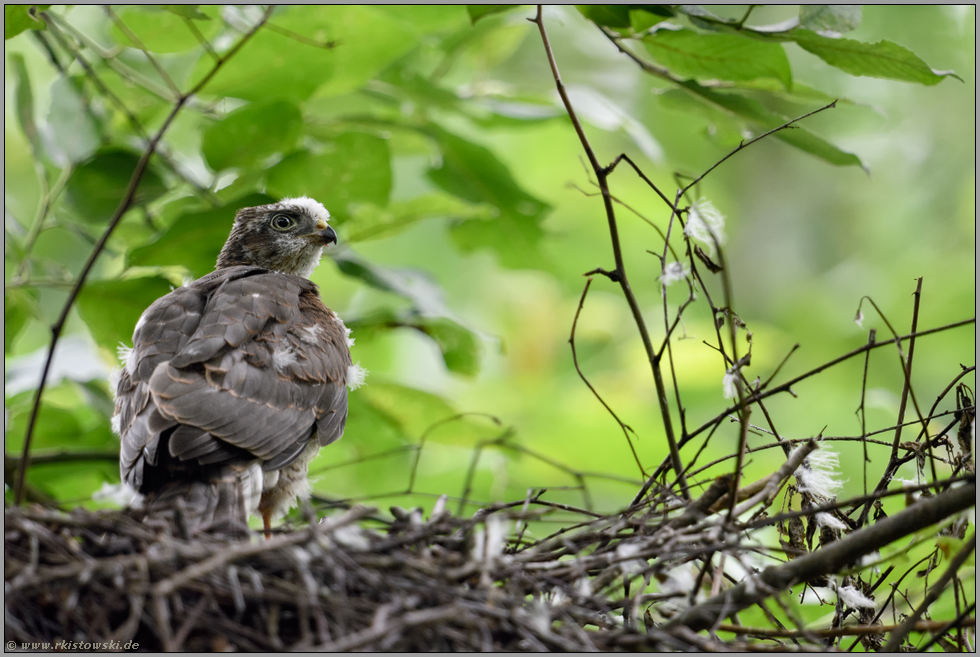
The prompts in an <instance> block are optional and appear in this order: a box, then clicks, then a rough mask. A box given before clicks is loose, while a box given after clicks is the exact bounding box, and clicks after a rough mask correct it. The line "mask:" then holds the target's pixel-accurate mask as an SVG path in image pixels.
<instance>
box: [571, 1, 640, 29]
mask: <svg viewBox="0 0 980 657" xmlns="http://www.w3.org/2000/svg"><path fill="white" fill-rule="evenodd" d="M575 8H576V9H578V11H579V13H580V14H582V15H583V16H585V17H586V18H588V19H589V20H590V21H592V22H593V23H595V24H596V25H602V26H605V27H614V28H623V27H630V25H631V22H630V8H629V6H628V5H575Z"/></svg>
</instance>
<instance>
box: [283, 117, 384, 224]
mask: <svg viewBox="0 0 980 657" xmlns="http://www.w3.org/2000/svg"><path fill="white" fill-rule="evenodd" d="M326 148H327V150H326V151H325V152H323V153H320V154H314V153H311V152H310V151H309V150H302V151H298V152H295V153H292V154H290V155H288V156H286V158H285V159H283V161H282V162H280V163H279V164H277V165H276V166H274V167H273V168H272V169H270V170H269V190H270V191H271V192H272V193H273V194H274V195H277V196H311V197H313V198H315V199H317V200H318V201H320V202H321V203H323V204H324V205H325V206H327V209H328V210H330V212H331V214H332V215H334V216H335V217H336V219H337V224H338V225H340V224H343V222H344V221H346V220H347V219H349V218H350V215H351V209H350V207H349V206H350V205H351V204H352V203H357V202H362V203H374V204H376V205H385V204H387V203H388V196H389V194H390V193H391V156H390V154H389V152H388V142H387V140H384V139H381V138H379V137H375V136H373V135H368V134H366V133H363V132H347V133H344V134H343V135H341V136H340V137H338V138H337V139H336V140H335V141H334V142H332V143H329V144H327V145H326Z"/></svg>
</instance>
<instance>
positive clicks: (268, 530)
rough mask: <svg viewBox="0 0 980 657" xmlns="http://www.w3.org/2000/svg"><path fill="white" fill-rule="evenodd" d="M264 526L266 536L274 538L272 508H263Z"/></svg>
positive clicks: (267, 538)
mask: <svg viewBox="0 0 980 657" xmlns="http://www.w3.org/2000/svg"><path fill="white" fill-rule="evenodd" d="M262 526H263V527H264V528H265V538H266V540H269V539H270V538H272V509H263V510H262Z"/></svg>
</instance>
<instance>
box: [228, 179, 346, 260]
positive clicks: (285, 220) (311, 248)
mask: <svg viewBox="0 0 980 657" xmlns="http://www.w3.org/2000/svg"><path fill="white" fill-rule="evenodd" d="M329 219H330V213H329V212H327V209H326V208H324V207H323V205H321V204H320V203H317V202H316V201H314V200H313V199H311V198H307V197H305V196H300V197H298V198H284V199H283V200H281V201H279V202H278V203H272V204H271V205H260V206H257V207H254V208H242V209H241V210H239V211H238V214H237V215H235V226H234V227H233V228H232V230H231V235H229V236H228V241H227V242H225V245H224V247H223V248H222V249H221V254H220V255H219V256H218V265H217V266H218V269H221V268H222V267H234V266H235V265H252V266H255V267H263V268H265V269H272V270H274V271H279V272H282V273H284V274H292V275H294V276H302V277H304V278H309V277H310V274H312V273H313V269H314V268H316V266H317V264H319V262H320V255H321V254H322V253H323V247H324V246H326V245H327V244H330V243H331V242H333V243H334V244H336V243H337V233H336V232H334V229H333V228H331V227H330V226H328V225H327V221H328V220H329Z"/></svg>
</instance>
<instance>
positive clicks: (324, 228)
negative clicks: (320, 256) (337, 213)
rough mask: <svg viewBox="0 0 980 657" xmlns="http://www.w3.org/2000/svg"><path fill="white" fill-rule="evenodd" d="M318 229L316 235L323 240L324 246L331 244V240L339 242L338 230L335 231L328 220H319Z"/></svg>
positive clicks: (334, 242)
mask: <svg viewBox="0 0 980 657" xmlns="http://www.w3.org/2000/svg"><path fill="white" fill-rule="evenodd" d="M316 229H317V232H316V233H315V235H316V236H317V237H318V238H319V239H320V241H321V242H323V245H324V246H326V245H327V244H330V243H331V242H332V243H333V244H336V243H337V231H335V230H334V229H333V228H331V227H330V226H328V225H327V222H326V221H324V220H323V219H320V220H319V221H317V222H316Z"/></svg>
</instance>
